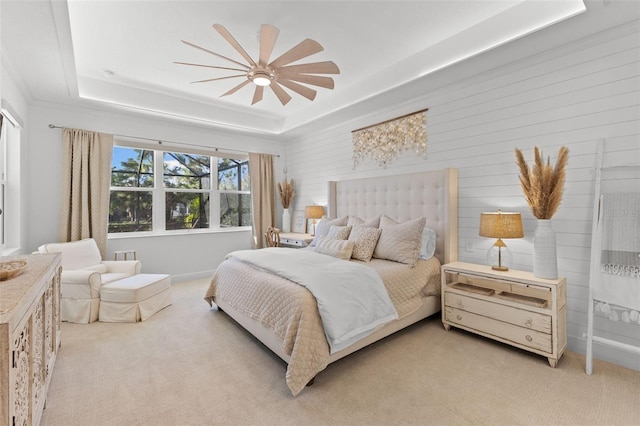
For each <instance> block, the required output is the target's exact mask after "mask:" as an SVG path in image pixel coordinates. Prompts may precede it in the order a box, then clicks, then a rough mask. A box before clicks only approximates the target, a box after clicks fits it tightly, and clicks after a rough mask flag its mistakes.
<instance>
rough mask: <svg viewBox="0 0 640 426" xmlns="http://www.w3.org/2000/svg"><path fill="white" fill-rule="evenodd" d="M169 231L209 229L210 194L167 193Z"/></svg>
mask: <svg viewBox="0 0 640 426" xmlns="http://www.w3.org/2000/svg"><path fill="white" fill-rule="evenodd" d="M166 201H167V204H166V210H165V211H166V223H167V230H171V229H196V228H208V227H209V194H208V193H206V192H203V193H192V192H167V193H166Z"/></svg>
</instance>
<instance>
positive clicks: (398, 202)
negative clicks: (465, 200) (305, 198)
mask: <svg viewBox="0 0 640 426" xmlns="http://www.w3.org/2000/svg"><path fill="white" fill-rule="evenodd" d="M328 213H329V216H330V217H340V216H345V215H353V216H358V217H360V218H361V219H367V218H370V217H373V216H376V215H383V214H386V215H387V216H389V217H391V218H393V219H395V220H397V221H400V222H404V221H406V220H409V219H415V218H418V217H422V216H424V217H426V219H427V221H426V225H425V226H426V227H428V228H431V229H434V230H435V231H436V235H437V240H436V252H435V256H436V257H437V258H438V259H439V260H440V262H441V263H443V264H445V263H449V262H454V261H456V260H457V259H458V171H457V170H456V169H443V170H436V171H431V172H420V173H411V174H405V175H395V176H385V177H374V178H365V179H354V180H343V181H337V182H329V205H328Z"/></svg>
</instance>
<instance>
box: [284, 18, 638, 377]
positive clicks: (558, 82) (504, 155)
mask: <svg viewBox="0 0 640 426" xmlns="http://www.w3.org/2000/svg"><path fill="white" fill-rule="evenodd" d="M545 31H555V30H554V29H553V28H550V29H548V30H545ZM525 42H526V41H522V40H521V41H516V42H513V43H511V44H509V45H505V46H502V47H500V48H497V49H496V50H495V51H493V52H490V53H489V54H485V55H482V57H479V58H474V59H471V60H468V61H465V62H463V63H460V64H458V65H455V66H452V67H450V68H448V69H445V70H442V71H440V72H437V73H435V74H434V75H433V76H431V77H430V78H429V79H425V80H424V81H423V83H422V87H417V88H416V89H417V90H416V91H415V92H414V94H413V96H410V97H409V98H407V99H405V100H404V101H403V102H402V103H394V104H388V105H387V106H386V107H385V108H383V109H377V110H375V111H373V110H372V111H369V113H368V114H367V115H366V116H364V115H363V116H361V117H360V118H357V119H353V120H350V121H348V122H346V123H342V124H341V125H338V126H335V127H333V128H331V129H329V130H323V131H319V132H318V133H315V134H312V135H309V136H304V137H300V138H299V140H296V141H295V143H291V144H290V145H289V146H288V149H287V163H288V164H287V167H288V170H289V176H290V177H292V178H294V179H295V180H296V184H297V187H296V192H297V194H299V196H298V197H297V198H296V199H295V202H294V209H299V208H302V207H303V206H304V205H307V204H312V203H319V204H324V205H326V186H327V184H326V182H327V181H328V180H339V179H352V178H359V177H369V176H373V175H393V174H399V173H410V172H415V171H422V170H433V169H441V168H444V167H455V168H457V169H458V170H459V226H460V229H459V247H460V253H459V259H460V260H462V261H469V262H476V263H485V262H486V260H485V256H486V251H487V249H488V248H489V246H490V245H491V244H492V243H493V240H490V239H486V238H481V237H479V236H478V227H479V218H480V213H481V212H483V211H495V210H497V209H499V208H500V209H502V210H504V211H518V212H521V213H522V217H523V221H524V228H525V238H524V239H520V240H508V241H507V245H508V246H509V248H510V249H511V251H512V252H513V253H514V264H513V266H512V267H513V268H515V269H522V270H529V271H531V269H532V262H533V258H532V253H533V243H532V235H533V232H534V229H535V226H536V220H535V219H534V217H533V216H532V214H531V213H530V211H529V208H528V206H527V205H526V201H525V199H524V197H523V196H522V191H521V189H520V187H519V182H518V169H517V166H516V163H515V156H514V149H515V148H520V149H523V151H524V153H525V157H526V158H527V159H528V160H530V161H531V159H532V151H533V147H534V146H538V147H540V148H541V149H542V150H543V152H544V155H545V156H550V157H551V161H555V158H556V155H557V152H558V149H559V147H560V146H567V147H568V148H569V150H570V159H569V165H568V170H567V182H566V186H565V194H564V199H563V202H562V205H561V206H560V209H559V211H558V213H557V214H556V215H555V216H554V218H553V219H552V225H553V228H554V229H555V231H556V235H557V250H558V264H559V274H560V275H561V276H565V277H567V283H568V294H567V297H568V312H567V316H568V334H569V336H570V339H569V349H570V350H574V351H579V352H584V344H585V341H584V339H583V333H584V332H585V330H586V324H587V320H586V312H587V298H588V278H589V276H588V273H589V259H590V257H589V256H590V243H591V236H590V234H591V223H592V208H593V198H594V196H593V194H594V176H595V173H594V166H595V151H596V143H597V141H598V140H599V139H601V138H604V139H606V141H607V144H608V146H609V148H608V149H609V150H610V151H612V153H611V154H610V155H609V156H610V158H612V159H614V160H615V161H624V160H626V159H635V160H637V161H638V162H640V130H639V128H640V109H639V103H640V102H639V100H640V80H639V74H640V73H639V67H640V60H639V52H640V50H639V49H640V31H639V29H638V23H637V21H636V22H633V23H631V24H628V25H625V26H621V27H618V28H616V29H613V30H609V31H607V32H604V33H601V34H596V35H594V36H591V37H589V38H587V39H583V40H580V41H578V42H572V43H571V44H568V45H565V46H562V47H559V48H555V49H553V50H551V51H548V52H544V53H542V54H537V55H534V56H531V57H529V58H526V59H520V60H517V61H515V62H513V63H511V64H508V65H503V66H500V67H498V68H496V69H493V70H490V71H487V72H480V73H478V74H475V75H473V74H472V76H471V77H466V78H464V79H462V80H459V81H456V82H450V83H449V84H446V85H442V84H435V83H434V81H435V82H443V81H447V77H448V76H449V75H462V74H465V73H468V71H469V69H474V68H473V67H474V66H476V65H477V64H480V63H481V62H482V61H485V62H486V60H487V58H491V57H492V55H493V57H495V55H503V54H504V55H508V54H509V53H510V52H513V49H519V48H522V47H523V45H522V43H525ZM469 67H472V68H469ZM479 69H482V67H479ZM379 103H380V102H378V101H377V100H376V99H372V100H371V104H372V105H376V104H379ZM423 108H429V111H428V113H427V133H428V148H427V151H428V152H427V156H426V158H424V159H423V158H421V157H416V156H414V155H412V154H411V153H405V154H404V155H402V156H401V157H400V158H398V159H397V160H395V161H394V162H393V163H392V164H391V165H389V166H388V168H387V169H382V168H380V167H378V166H377V165H376V164H374V163H373V162H372V161H367V162H365V163H364V164H362V165H360V166H358V168H357V170H355V171H354V170H353V163H352V144H351V133H350V132H351V130H354V129H357V128H360V127H363V126H366V125H369V124H373V123H375V122H378V121H382V120H385V119H389V118H392V117H395V116H399V115H402V114H405V113H408V112H412V111H416V110H420V109H423ZM467 247H469V248H470V250H467ZM621 326H622V327H618V328H617V330H618V331H616V333H617V334H619V335H621V336H619V337H618V338H619V339H622V340H623V341H626V342H628V343H631V344H635V345H640V338H639V336H640V325H636V326H633V327H625V326H626V324H621ZM600 327H601V328H609V327H610V325H609V326H600ZM596 356H597V357H600V358H605V359H608V360H611V361H614V362H617V363H620V364H622V365H626V366H628V367H631V368H635V369H638V370H640V360H639V359H638V357H637V355H635V356H634V355H631V354H629V353H619V352H617V351H615V350H612V349H609V348H606V349H605V348H601V347H597V348H596Z"/></svg>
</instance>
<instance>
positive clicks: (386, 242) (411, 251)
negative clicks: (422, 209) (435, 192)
mask: <svg viewBox="0 0 640 426" xmlns="http://www.w3.org/2000/svg"><path fill="white" fill-rule="evenodd" d="M425 222H426V219H425V218H424V217H421V218H418V219H413V220H409V221H406V222H403V223H398V222H396V221H395V220H393V219H391V218H390V217H388V216H382V217H381V218H380V229H382V232H381V233H380V239H379V240H378V245H376V249H375V251H374V252H373V257H376V258H378V259H387V260H393V261H395V262H400V263H406V264H407V265H409V266H413V265H415V263H416V260H417V259H418V253H419V250H420V243H421V239H422V230H423V229H424V224H425Z"/></svg>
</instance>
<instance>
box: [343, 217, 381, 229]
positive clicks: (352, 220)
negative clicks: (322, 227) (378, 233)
mask: <svg viewBox="0 0 640 426" xmlns="http://www.w3.org/2000/svg"><path fill="white" fill-rule="evenodd" d="M347 226H354V227H355V226H366V227H369V228H377V227H378V226H380V216H375V217H372V218H369V219H367V220H362V219H360V218H359V217H357V216H349V220H348V221H347Z"/></svg>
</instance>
